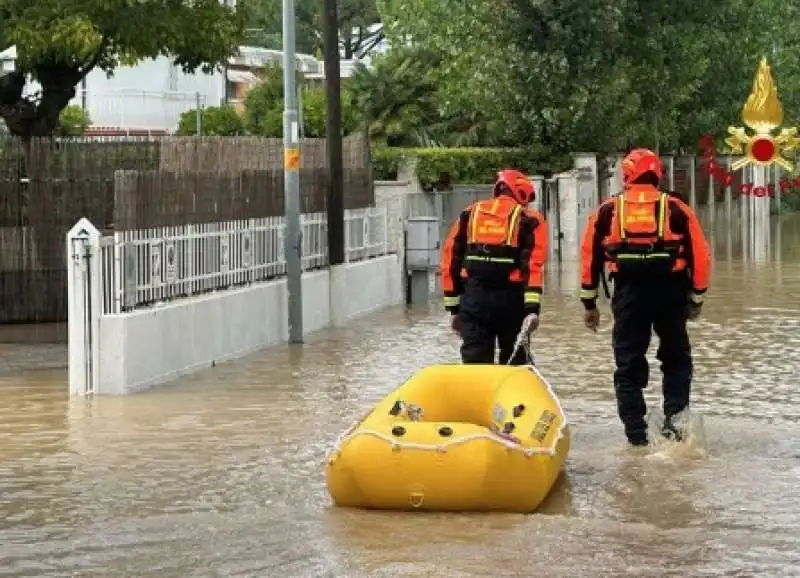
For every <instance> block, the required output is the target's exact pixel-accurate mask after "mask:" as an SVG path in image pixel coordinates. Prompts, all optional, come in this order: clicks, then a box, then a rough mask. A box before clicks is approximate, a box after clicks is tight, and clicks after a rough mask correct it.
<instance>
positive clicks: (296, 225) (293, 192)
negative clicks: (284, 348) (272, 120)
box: [283, 0, 303, 343]
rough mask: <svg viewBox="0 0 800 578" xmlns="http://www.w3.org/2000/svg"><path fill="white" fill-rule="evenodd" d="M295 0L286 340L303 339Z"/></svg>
mask: <svg viewBox="0 0 800 578" xmlns="http://www.w3.org/2000/svg"><path fill="white" fill-rule="evenodd" d="M294 32H295V16H294V0H283V106H284V110H283V149H284V155H283V157H284V185H283V186H284V191H283V192H284V205H285V207H286V209H285V213H286V229H285V231H286V233H285V237H284V247H285V250H286V290H287V292H288V297H289V299H288V301H289V343H302V342H303V267H302V261H301V254H300V253H301V251H302V247H303V243H302V241H303V238H302V235H303V232H302V231H301V229H300V125H299V123H298V113H297V101H296V98H297V92H296V87H295V79H296V78H297V72H296V69H297V65H296V63H295V62H296V61H295V38H294Z"/></svg>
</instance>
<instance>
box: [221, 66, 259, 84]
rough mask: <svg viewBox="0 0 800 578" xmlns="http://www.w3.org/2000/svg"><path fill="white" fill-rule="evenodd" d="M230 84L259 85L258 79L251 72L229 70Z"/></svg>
mask: <svg viewBox="0 0 800 578" xmlns="http://www.w3.org/2000/svg"><path fill="white" fill-rule="evenodd" d="M227 77H228V81H229V82H233V83H235V84H258V77H257V76H256V75H255V74H253V73H252V72H250V71H249V70H236V69H235V68H229V69H228V71H227Z"/></svg>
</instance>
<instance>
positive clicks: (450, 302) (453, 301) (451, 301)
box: [444, 295, 461, 307]
mask: <svg viewBox="0 0 800 578" xmlns="http://www.w3.org/2000/svg"><path fill="white" fill-rule="evenodd" d="M460 302H461V297H459V296H458V295H456V296H455V297H447V296H445V298H444V306H445V307H455V306H456V305H458V304H459V303H460Z"/></svg>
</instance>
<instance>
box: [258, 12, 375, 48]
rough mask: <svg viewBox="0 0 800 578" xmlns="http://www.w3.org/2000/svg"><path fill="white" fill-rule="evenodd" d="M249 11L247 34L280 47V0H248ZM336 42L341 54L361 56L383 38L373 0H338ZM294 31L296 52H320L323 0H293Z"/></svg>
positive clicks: (264, 42)
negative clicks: (337, 40) (337, 37)
mask: <svg viewBox="0 0 800 578" xmlns="http://www.w3.org/2000/svg"><path fill="white" fill-rule="evenodd" d="M248 1H249V3H250V4H249V12H250V13H251V14H252V16H251V18H250V20H249V23H248V27H247V29H248V38H249V39H251V41H252V42H256V43H259V44H262V45H264V46H266V47H267V48H272V49H274V50H281V48H282V42H283V40H282V39H283V34H282V31H283V22H282V10H281V4H282V0H248ZM337 8H338V15H339V44H340V47H341V50H342V55H343V56H344V58H347V59H351V58H357V59H360V58H363V57H364V56H366V55H367V54H369V53H370V52H371V51H372V50H373V49H374V48H375V47H376V46H377V45H378V44H380V42H381V41H382V40H383V39H384V33H383V28H382V26H381V22H380V16H379V14H378V9H377V7H376V5H375V0H338V6H337ZM295 14H296V22H295V26H296V28H295V30H296V32H295V34H296V38H295V41H296V46H297V51H298V52H304V53H306V54H315V55H317V54H321V51H322V18H323V2H322V0H296V2H295Z"/></svg>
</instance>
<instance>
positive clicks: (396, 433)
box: [392, 425, 406, 438]
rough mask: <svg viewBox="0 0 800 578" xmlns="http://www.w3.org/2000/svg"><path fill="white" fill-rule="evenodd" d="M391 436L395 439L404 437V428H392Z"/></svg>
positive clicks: (399, 426) (398, 426)
mask: <svg viewBox="0 0 800 578" xmlns="http://www.w3.org/2000/svg"><path fill="white" fill-rule="evenodd" d="M392 435H393V436H395V437H398V438H399V437H401V436H404V435H406V428H404V427H403V426H401V425H396V426H394V427H393V428H392Z"/></svg>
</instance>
